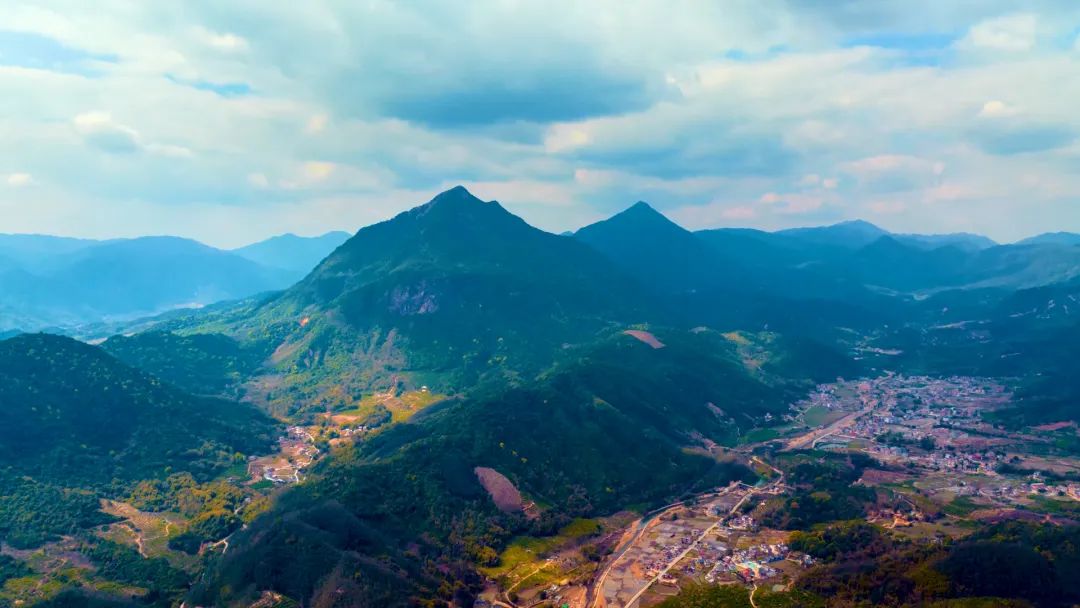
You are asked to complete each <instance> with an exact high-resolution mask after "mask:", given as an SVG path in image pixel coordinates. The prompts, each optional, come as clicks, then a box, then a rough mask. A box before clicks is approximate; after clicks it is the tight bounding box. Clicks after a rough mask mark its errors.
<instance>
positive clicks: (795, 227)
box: [0, 190, 1080, 251]
mask: <svg viewBox="0 0 1080 608" xmlns="http://www.w3.org/2000/svg"><path fill="white" fill-rule="evenodd" d="M445 191H446V190H442V191H440V192H445ZM470 192H471V191H470ZM438 194H439V193H435V194H433V195H432V196H431V198H434V196H437V195H438ZM431 198H429V199H427V201H429V200H431ZM427 201H423V202H418V203H416V204H415V205H413V206H412V207H408V208H406V209H402V210H401V211H398V212H396V213H394V214H392V215H389V216H387V217H385V218H383V219H377V220H375V221H373V222H371V223H368V224H364V225H363V226H360V227H358V228H353V229H348V228H331V229H328V230H324V231H321V232H316V233H304V232H296V231H291V232H282V233H276V234H270V235H268V236H265V237H262V238H257V239H256V240H253V241H248V242H244V243H242V244H239V245H224V246H223V245H218V244H215V243H213V242H209V241H206V240H202V239H200V238H198V237H196V236H187V235H182V234H166V233H163V234H138V235H117V236H102V237H92V236H75V235H66V234H50V233H44V232H4V231H0V236H40V237H56V238H65V239H77V240H87V241H95V242H108V241H119V240H133V239H140V238H179V239H186V240H190V241H195V242H198V243H201V244H203V245H207V246H210V247H214V248H216V249H221V250H223V251H233V250H236V249H242V248H244V247H248V246H251V245H255V244H258V243H262V242H264V241H268V240H271V239H275V238H280V237H286V236H296V237H300V238H306V239H315V238H320V237H325V236H327V235H330V234H333V233H346V234H348V235H350V236H352V235H355V234H356V232H357V231H359V230H362V229H364V228H367V227H368V226H372V225H375V224H378V223H381V222H385V221H387V220H390V219H393V217H395V216H396V215H398V214H399V213H403V212H405V211H408V210H409V209H413V208H415V207H419V206H421V205H424V204H425V203H426V202H427ZM484 202H485V203H492V202H497V203H499V204H500V205H503V206H504V207H505V208H506V209H507V210H508V211H510V212H511V213H513V214H514V215H517V216H518V217H522V216H521V215H520V214H519V213H516V212H515V211H514V206H513V204H512V203H511V204H508V203H507V202H506V201H500V200H496V199H491V200H484ZM642 202H644V203H645V204H647V205H648V206H649V207H650V208H652V209H654V210H656V211H658V212H659V213H661V214H662V215H664V216H665V217H667V218H668V220H670V221H672V222H674V223H675V224H677V225H678V226H680V227H682V228H684V229H685V230H689V231H690V232H700V231H704V230H744V229H746V230H759V231H761V232H768V233H775V232H783V231H785V230H798V229H803V228H828V227H831V226H838V225H843V224H855V223H865V224H870V225H872V226H874V227H876V228H878V229H881V230H884V231H885V232H887V233H889V234H894V235H918V236H949V235H970V236H976V237H983V238H987V239H990V240H991V241H993V242H994V243H995V244H997V245H1015V244H1018V243H1020V242H1021V241H1025V240H1028V239H1031V238H1035V237H1039V236H1043V235H1052V234H1080V232H1072V231H1068V230H1047V231H1043V232H1036V233H1034V234H1030V235H1027V236H1023V237H1020V238H1018V239H1015V240H1008V241H1005V240H1000V239H996V238H994V237H992V236H990V235H987V234H983V233H979V232H970V231H964V230H958V231H954V232H920V231H914V232H912V231H901V230H893V229H890V228H888V227H886V226H883V225H882V224H881V223H879V222H872V221H869V220H866V219H863V218H853V219H844V220H839V221H836V222H831V223H823V224H807V225H793V226H788V227H784V228H773V229H767V228H759V227H757V226H753V225H735V224H729V225H720V226H707V227H702V228H690V227H686V226H683V224H682V223H680V222H678V221H677V220H676V219H674V218H672V217H670V216H669V215H668V214H667V213H665V212H664V210H663V209H659V208H657V207H656V206H655V205H653V204H652V203H650V202H649V201H644V200H639V201H635V202H633V203H630V204H629V205H627V206H626V207H624V208H623V209H620V210H618V211H615V212H613V213H612V214H611V215H609V216H607V217H603V218H599V219H597V220H595V221H592V222H589V223H587V224H583V225H581V226H578V227H576V228H572V229H567V230H559V231H555V230H548V229H545V228H543V227H541V226H537V225H535V224H533V223H532V222H530V221H529V220H528V218H525V217H522V219H524V220H525V221H526V223H528V224H529V225H530V226H533V227H534V228H537V229H539V230H544V231H545V232H549V233H551V234H564V233H567V232H569V233H573V232H576V231H578V230H580V229H582V228H584V227H586V226H589V225H591V224H594V223H596V222H600V221H604V220H607V219H610V218H611V217H614V216H615V215H618V214H619V213H622V212H623V211H626V210H628V209H630V208H632V207H633V206H634V205H637V204H639V203H642Z"/></svg>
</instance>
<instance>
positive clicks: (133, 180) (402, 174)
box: [0, 0, 1080, 247]
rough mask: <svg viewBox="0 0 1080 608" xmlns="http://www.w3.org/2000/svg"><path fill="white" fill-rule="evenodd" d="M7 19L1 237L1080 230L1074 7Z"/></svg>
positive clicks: (170, 12) (136, 2)
mask: <svg viewBox="0 0 1080 608" xmlns="http://www.w3.org/2000/svg"><path fill="white" fill-rule="evenodd" d="M4 4H5V7H4V18H3V19H2V20H0V232H35V233H47V234H60V235H69V236H81V237H96V238H102V237H128V236H138V235H146V234H174V235H179V236H187V237H192V238H197V239H199V240H202V241H204V242H206V243H209V244H212V245H216V246H221V247H233V246H239V245H243V244H246V243H249V242H252V241H255V240H259V239H261V238H265V237H267V236H270V235H274V234H280V233H284V232H294V233H298V234H319V233H322V232H325V231H328V230H333V229H344V230H349V231H355V230H356V229H358V228H360V227H362V226H364V225H368V224H371V223H373V222H376V221H380V220H383V219H386V218H388V217H391V216H392V215H394V214H395V213H397V212H400V211H402V210H405V209H407V208H410V207H413V206H415V205H417V204H420V203H423V202H425V201H427V200H428V199H430V198H431V197H432V196H433V195H434V194H436V193H437V192H439V191H441V190H444V189H446V188H448V187H450V186H453V185H456V184H464V185H465V186H466V187H468V188H469V189H470V190H471V191H472V192H473V193H474V194H476V195H477V196H479V197H481V198H483V199H485V200H491V199H497V200H499V201H500V202H501V203H503V205H504V206H506V207H507V208H508V209H509V210H511V211H512V212H514V213H516V214H518V215H520V216H522V217H523V218H525V219H526V220H527V221H529V222H530V223H532V224H534V225H536V226H539V227H541V228H544V229H547V230H551V231H556V232H558V231H563V230H568V229H575V228H578V227H580V226H582V225H585V224H588V223H590V222H593V221H597V220H599V219H602V218H604V217H607V216H610V215H612V214H613V213H615V212H618V211H619V210H621V209H623V208H625V207H628V206H630V205H631V204H633V203H634V202H635V201H638V200H646V201H648V202H650V203H651V204H652V205H653V206H654V207H656V208H657V209H659V210H661V211H662V212H664V213H665V214H667V215H668V216H669V217H671V218H672V219H674V220H675V221H677V222H679V223H680V224H682V225H684V226H686V227H687V228H691V229H699V228H711V227H721V226H751V227H758V228H764V229H770V230H771V229H779V228H786V227H793V226H806V225H819V224H828V223H834V222H838V221H843V220H849V219H856V218H860V219H865V220H868V221H871V222H874V223H876V224H879V225H881V226H883V227H885V228H888V229H891V230H895V231H899V232H924V233H941V232H958V231H969V232H978V233H982V234H986V235H989V236H991V237H992V238H995V239H997V240H999V241H1002V242H1008V241H1012V240H1016V239H1019V238H1022V237H1025V236H1029V235H1032V234H1036V233H1039V232H1045V231H1058V230H1068V231H1078V232H1080V2H1076V1H1075V0H1045V1H1030V2H1023V1H1019V2H1018V1H1016V0H1008V1H1006V0H981V1H978V2H974V1H960V0H957V1H954V2H941V1H940V0H896V1H893V0H834V1H830V2H819V1H817V0H714V1H712V2H709V1H705V0H697V1H682V0H659V1H652V0H635V1H634V2H626V1H625V0H590V1H589V2H580V1H572V0H544V1H543V2H540V1H532V2H525V1H516V0H476V1H471V2H468V3H463V2H457V1H446V2H441V1H440V2H435V1H421V0H396V1H395V0H386V1H382V0H362V1H351V2H344V1H342V2H329V1H322V0H309V1H305V2H275V1H271V2H267V1H265V0H186V1H180V0H161V1H154V2H145V1H142V0H131V1H120V0H95V1H94V2H86V1H85V0H55V1H49V0H42V1H39V2H21V1H20V0H14V1H12V0H8V1H7V2H5V3H4Z"/></svg>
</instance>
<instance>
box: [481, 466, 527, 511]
mask: <svg viewBox="0 0 1080 608" xmlns="http://www.w3.org/2000/svg"><path fill="white" fill-rule="evenodd" d="M473 472H474V473H476V477H477V478H478V479H479V480H480V485H482V486H484V489H485V490H487V493H488V494H490V495H491V500H493V501H495V506H496V507H498V509H499V510H500V511H502V512H503V513H518V512H520V511H521V510H522V508H523V506H524V505H523V502H522V500H521V492H518V489H517V488H516V487H514V484H513V482H511V481H510V480H509V479H507V478H506V476H505V475H503V474H502V473H500V472H498V471H496V470H495V469H489V468H487V467H476V468H475V469H473Z"/></svg>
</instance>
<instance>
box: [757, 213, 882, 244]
mask: <svg viewBox="0 0 1080 608" xmlns="http://www.w3.org/2000/svg"><path fill="white" fill-rule="evenodd" d="M775 234H777V235H781V236H786V237H789V238H793V239H798V240H800V241H803V242H806V243H817V244H822V245H831V246H839V247H848V248H851V249H858V248H859V247H865V246H866V245H869V244H870V243H873V242H874V241H876V240H878V239H879V238H881V237H883V236H885V235H887V234H889V232H888V231H887V230H884V229H882V228H879V227H877V226H875V225H873V224H871V223H870V222H866V221H863V220H851V221H847V222H840V223H839V224H833V225H831V226H817V227H811V228H789V229H787V230H779V231H777V232H776V233H775Z"/></svg>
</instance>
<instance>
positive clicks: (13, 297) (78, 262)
mask: <svg viewBox="0 0 1080 608" xmlns="http://www.w3.org/2000/svg"><path fill="white" fill-rule="evenodd" d="M347 238H348V234H346V233H344V232H336V233H329V234H326V235H323V236H320V237H313V238H306V237H298V236H295V235H284V236H280V237H275V238H272V239H268V240H266V241H262V242H260V243H256V244H254V245H249V246H247V247H243V248H241V249H237V250H234V251H224V250H221V249H216V248H213V247H209V246H207V245H203V244H201V243H199V242H197V241H193V240H190V239H182V238H177V237H141V238H135V239H114V240H106V241H94V240H86V239H70V238H62V237H52V236H42V235H0V330H10V329H21V330H26V331H30V330H36V329H40V328H45V327H58V328H63V327H73V326H78V325H81V324H85V323H93V322H99V321H102V320H107V319H124V318H134V317H138V316H146V315H151V314H156V313H160V312H163V311H166V310H170V309H175V308H184V307H199V306H204V305H207V304H211V303H214V302H219V301H222V300H230V299H235V298H241V297H245V296H249V295H252V294H255V293H259V292H264V291H271V290H276V289H283V288H285V287H288V286H289V285H291V284H292V283H294V282H296V281H297V280H299V279H300V278H302V277H303V276H304V275H305V274H307V273H308V272H310V271H311V269H312V268H314V267H315V265H316V264H317V263H318V262H319V260H321V259H322V258H323V257H325V256H326V255H327V254H329V253H330V252H331V251H333V250H334V248H335V247H337V246H338V245H340V244H341V243H342V242H344V241H345V239H347Z"/></svg>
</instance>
